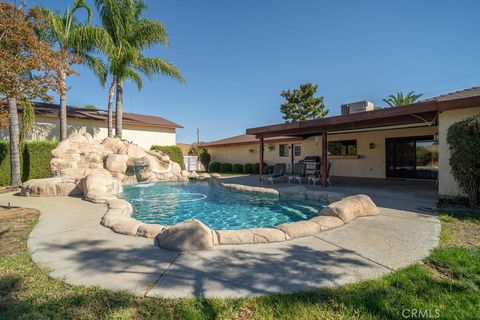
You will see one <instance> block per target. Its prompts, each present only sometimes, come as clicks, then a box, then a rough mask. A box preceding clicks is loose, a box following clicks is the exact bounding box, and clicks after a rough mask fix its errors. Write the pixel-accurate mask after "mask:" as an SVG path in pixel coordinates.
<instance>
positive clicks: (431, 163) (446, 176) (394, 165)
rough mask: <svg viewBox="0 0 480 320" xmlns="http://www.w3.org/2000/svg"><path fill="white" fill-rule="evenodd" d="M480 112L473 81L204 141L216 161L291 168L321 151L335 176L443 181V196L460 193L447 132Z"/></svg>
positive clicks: (479, 92) (440, 189)
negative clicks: (402, 101) (426, 95)
mask: <svg viewBox="0 0 480 320" xmlns="http://www.w3.org/2000/svg"><path fill="white" fill-rule="evenodd" d="M478 113H480V87H473V88H470V89H466V90H462V91H456V92H452V93H448V94H445V95H441V96H437V97H433V98H430V99H426V100H423V101H420V102H417V103H414V104H411V105H408V106H402V107H396V108H384V109H375V110H371V111H365V112H359V113H353V114H346V115H339V116H333V117H327V118H323V119H315V120H306V121H298V122H292V123H281V124H275V125H269V126H264V127H257V128H250V129H247V130H246V134H245V135H240V136H236V137H231V138H227V139H223V140H219V141H214V142H210V143H206V144H204V145H203V146H204V147H206V148H208V151H209V153H210V154H211V156H212V161H218V162H230V163H249V162H250V163H253V162H262V160H263V161H265V162H267V163H268V164H274V163H285V164H287V166H288V168H291V167H292V165H293V163H295V162H297V161H299V160H302V159H304V158H305V157H307V156H320V157H321V159H322V163H323V164H326V162H327V161H329V162H330V163H331V164H332V167H331V173H330V174H331V175H332V176H343V177H361V178H381V179H386V178H402V179H430V180H437V181H438V193H439V195H440V196H442V197H448V196H461V195H462V193H461V192H460V191H459V188H458V186H457V183H456V181H455V179H454V178H453V176H452V174H451V168H450V164H449V158H450V151H449V148H448V144H447V141H446V135H447V130H448V128H449V127H450V125H452V124H453V123H456V122H458V121H460V120H462V119H464V118H466V117H468V116H471V115H474V114H478ZM323 167H326V166H325V165H324V166H323ZM323 183H324V184H326V181H323Z"/></svg>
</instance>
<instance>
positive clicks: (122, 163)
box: [105, 153, 128, 173]
mask: <svg viewBox="0 0 480 320" xmlns="http://www.w3.org/2000/svg"><path fill="white" fill-rule="evenodd" d="M127 161H128V155H126V154H114V153H112V154H111V155H109V156H107V160H105V168H106V169H107V170H108V171H110V172H118V173H125V171H127Z"/></svg>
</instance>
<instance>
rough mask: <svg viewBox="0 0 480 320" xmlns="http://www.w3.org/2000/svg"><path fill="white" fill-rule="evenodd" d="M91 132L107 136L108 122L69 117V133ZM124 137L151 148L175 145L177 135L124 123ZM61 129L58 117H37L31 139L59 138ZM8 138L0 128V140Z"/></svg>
mask: <svg viewBox="0 0 480 320" xmlns="http://www.w3.org/2000/svg"><path fill="white" fill-rule="evenodd" d="M73 132H78V133H85V132H88V133H90V134H91V135H92V136H93V137H94V138H95V139H99V140H100V139H104V138H106V137H107V132H108V130H107V124H106V123H105V122H102V121H93V120H80V119H68V134H70V133H73ZM122 134H123V139H125V140H128V141H132V142H134V143H136V144H138V145H139V146H141V147H144V148H148V149H149V148H150V147H151V146H152V145H153V144H158V145H164V146H169V145H175V144H176V135H175V129H174V128H157V127H147V126H135V125H130V124H124V125H123V132H122ZM59 137H60V131H59V127H58V119H54V118H48V117H36V119H35V125H34V128H33V130H32V134H31V135H30V137H29V139H31V140H59ZM7 139H8V129H0V140H7Z"/></svg>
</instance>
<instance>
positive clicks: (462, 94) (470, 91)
mask: <svg viewBox="0 0 480 320" xmlns="http://www.w3.org/2000/svg"><path fill="white" fill-rule="evenodd" d="M476 96H480V86H477V87H471V88H467V89H463V90H458V91H454V92H450V93H446V94H442V95H439V96H436V97H432V98H428V99H424V100H422V101H421V102H426V101H449V100H455V99H461V98H470V97H476Z"/></svg>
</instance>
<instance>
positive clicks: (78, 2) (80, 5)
mask: <svg viewBox="0 0 480 320" xmlns="http://www.w3.org/2000/svg"><path fill="white" fill-rule="evenodd" d="M78 9H85V10H86V11H87V24H90V21H91V20H92V8H90V6H89V5H88V4H87V3H86V2H85V0H75V3H74V4H73V8H72V11H71V12H70V13H71V15H72V16H73V14H74V13H75V11H77V10H78Z"/></svg>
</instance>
